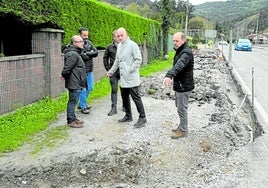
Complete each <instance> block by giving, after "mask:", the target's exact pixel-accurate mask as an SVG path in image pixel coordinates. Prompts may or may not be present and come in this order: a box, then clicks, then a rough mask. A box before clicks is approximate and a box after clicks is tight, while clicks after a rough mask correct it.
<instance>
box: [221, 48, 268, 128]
mask: <svg viewBox="0 0 268 188" xmlns="http://www.w3.org/2000/svg"><path fill="white" fill-rule="evenodd" d="M228 47H229V46H224V47H223V48H222V49H223V53H224V54H225V56H226V57H231V64H232V65H233V67H234V68H235V69H236V71H237V72H238V74H239V75H240V76H241V79H242V81H243V82H244V84H245V87H246V90H247V93H248V95H249V97H250V98H251V99H252V92H253V93H254V96H255V97H254V98H253V99H254V106H255V107H256V108H257V110H258V111H259V115H260V116H261V118H260V119H261V121H262V123H263V124H266V127H268V125H267V123H268V120H267V119H268V115H267V114H268V92H267V91H268V66H267V63H268V47H253V50H252V52H247V51H235V50H234V48H233V49H232V54H231V56H230V55H229V48H228ZM220 49H221V47H220Z"/></svg>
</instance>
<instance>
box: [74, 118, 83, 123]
mask: <svg viewBox="0 0 268 188" xmlns="http://www.w3.org/2000/svg"><path fill="white" fill-rule="evenodd" d="M75 121H76V123H77V124H84V121H82V120H79V119H76V120H75Z"/></svg>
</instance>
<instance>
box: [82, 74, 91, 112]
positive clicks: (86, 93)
mask: <svg viewBox="0 0 268 188" xmlns="http://www.w3.org/2000/svg"><path fill="white" fill-rule="evenodd" d="M93 88H94V75H93V72H88V73H87V88H84V89H83V90H82V91H81V94H80V99H79V107H81V109H85V108H86V107H87V98H88V96H89V94H90V92H91V91H92V90H93Z"/></svg>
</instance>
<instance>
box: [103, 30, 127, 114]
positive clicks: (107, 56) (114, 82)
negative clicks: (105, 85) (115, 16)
mask: <svg viewBox="0 0 268 188" xmlns="http://www.w3.org/2000/svg"><path fill="white" fill-rule="evenodd" d="M116 32H117V30H115V31H114V32H113V42H112V43H111V44H109V45H108V46H107V47H106V49H105V52H104V55H103V65H104V67H105V70H106V71H109V70H110V69H111V68H112V66H113V64H114V60H115V56H116V51H117V45H118V44H119V39H118V37H117V35H116ZM109 80H110V85H111V102H112V105H111V106H112V107H111V110H110V112H109V113H108V116H112V115H114V114H117V91H118V84H119V80H120V73H119V69H117V71H116V72H115V73H114V74H113V75H112V76H111V77H109ZM123 110H124V108H123Z"/></svg>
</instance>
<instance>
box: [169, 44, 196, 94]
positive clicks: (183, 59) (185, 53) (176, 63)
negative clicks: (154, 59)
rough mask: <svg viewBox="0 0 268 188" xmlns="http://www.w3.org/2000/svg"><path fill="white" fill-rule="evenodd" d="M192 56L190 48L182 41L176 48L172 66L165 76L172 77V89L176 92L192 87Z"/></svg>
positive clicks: (188, 89) (189, 89)
mask: <svg viewBox="0 0 268 188" xmlns="http://www.w3.org/2000/svg"><path fill="white" fill-rule="evenodd" d="M193 68H194V57H193V53H192V50H191V48H189V46H188V45H187V43H184V44H183V45H182V46H180V47H179V48H178V49H177V50H176V54H175V56H174V59H173V68H172V69H170V70H169V71H168V72H167V74H166V77H169V78H173V89H174V90H175V91H177V92H186V91H191V90H193V89H194V87H195V86H194V78H193V76H194V74H193Z"/></svg>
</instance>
